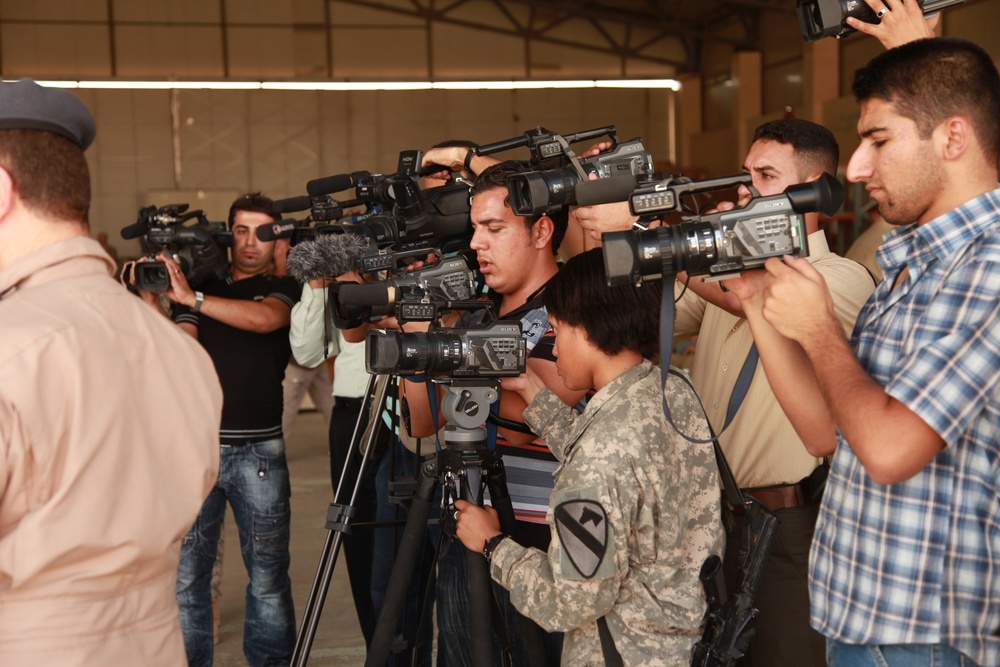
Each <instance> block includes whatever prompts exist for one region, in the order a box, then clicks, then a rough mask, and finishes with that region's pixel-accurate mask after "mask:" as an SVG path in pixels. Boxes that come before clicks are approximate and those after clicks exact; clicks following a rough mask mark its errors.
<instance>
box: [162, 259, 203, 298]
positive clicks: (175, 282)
mask: <svg viewBox="0 0 1000 667" xmlns="http://www.w3.org/2000/svg"><path fill="white" fill-rule="evenodd" d="M156 259H158V260H159V261H161V262H163V263H164V264H165V265H166V267H167V275H169V276H170V289H168V290H167V291H166V292H164V293H163V295H164V296H166V297H167V298H168V299H170V300H171V301H173V302H174V303H179V304H181V305H184V306H188V307H189V308H193V307H194V302H195V295H194V290H193V289H191V285H189V284H188V281H187V276H185V275H184V272H183V271H181V268H180V266H179V265H178V264H177V262H175V261H174V260H173V258H171V257H170V256H169V255H165V254H163V253H160V254H158V255H157V256H156Z"/></svg>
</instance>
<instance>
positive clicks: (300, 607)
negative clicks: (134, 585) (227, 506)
mask: <svg viewBox="0 0 1000 667" xmlns="http://www.w3.org/2000/svg"><path fill="white" fill-rule="evenodd" d="M287 456H288V468H289V471H290V474H291V481H292V535H291V555H292V564H291V577H292V596H293V598H294V600H295V616H296V625H297V626H298V624H300V623H301V622H302V614H303V611H304V608H305V604H306V600H307V599H308V596H309V591H310V589H311V588H312V584H313V578H314V577H315V575H316V568H317V565H318V563H319V557H320V555H321V553H322V551H323V545H324V543H325V541H326V536H327V530H326V528H325V527H324V524H325V522H326V512H327V508H328V507H329V505H330V501H331V499H332V498H331V495H332V493H331V489H330V457H329V451H328V446H327V426H326V423H325V422H324V421H323V418H322V416H321V415H320V414H319V413H318V412H315V411H304V412H300V413H299V416H298V419H297V420H296V421H295V426H294V429H293V430H292V435H291V438H289V440H288V443H287ZM224 554H225V555H224V568H223V577H222V607H221V621H220V622H221V627H220V630H219V634H220V640H219V643H218V644H217V645H216V647H215V665H216V666H217V667H236V666H238V665H246V660H245V659H244V657H243V597H244V590H245V588H246V584H247V577H246V571H245V570H244V568H243V561H242V560H241V559H240V551H239V536H238V535H237V533H236V528H235V525H234V522H233V518H232V514H231V513H230V514H229V515H228V516H227V517H226V526H225V551H224ZM364 660H365V643H364V638H363V637H362V635H361V629H360V627H359V626H358V619H357V616H356V615H355V613H354V602H353V600H352V599H351V594H350V588H349V586H348V583H347V565H346V564H345V561H344V558H343V554H341V555H340V556H339V557H338V559H337V565H336V567H335V568H334V575H333V581H332V582H331V584H330V589H329V593H328V595H327V599H326V605H325V607H324V609H323V613H322V615H321V616H320V621H319V626H318V629H317V632H316V637H315V639H314V641H313V645H312V650H311V651H310V653H309V663H308V664H309V665H316V666H317V667H346V666H348V665H350V666H352V667H353V666H355V665H360V664H363V663H364Z"/></svg>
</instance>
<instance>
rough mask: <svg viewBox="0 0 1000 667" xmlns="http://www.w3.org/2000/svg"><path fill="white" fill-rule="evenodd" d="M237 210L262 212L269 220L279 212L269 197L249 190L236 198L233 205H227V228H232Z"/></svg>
mask: <svg viewBox="0 0 1000 667" xmlns="http://www.w3.org/2000/svg"><path fill="white" fill-rule="evenodd" d="M239 211H253V212H254V213H264V214H265V215H267V216H269V217H270V218H271V220H277V219H278V218H280V217H281V214H280V213H278V211H277V210H276V209H275V208H274V202H273V201H272V200H271V198H270V197H265V196H264V195H262V194H261V193H259V192H250V193H248V194H245V195H242V196H240V197H237V198H236V201H234V202H233V205H232V206H230V207H229V229H232V228H233V222H234V221H235V220H236V213H237V212H239Z"/></svg>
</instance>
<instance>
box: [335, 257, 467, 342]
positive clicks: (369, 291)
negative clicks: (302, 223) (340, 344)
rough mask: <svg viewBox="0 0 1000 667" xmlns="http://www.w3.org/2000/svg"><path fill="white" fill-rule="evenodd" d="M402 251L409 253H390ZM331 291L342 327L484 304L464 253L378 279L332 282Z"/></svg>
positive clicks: (420, 318) (429, 317)
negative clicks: (430, 264) (362, 281)
mask: <svg viewBox="0 0 1000 667" xmlns="http://www.w3.org/2000/svg"><path fill="white" fill-rule="evenodd" d="M401 255H402V256H406V255H409V253H394V254H392V255H389V257H390V258H392V259H394V260H398V259H400V256H401ZM379 257H382V255H379ZM330 293H331V299H330V303H331V304H332V305H333V306H334V308H333V310H332V316H333V322H334V324H335V325H336V326H337V327H338V328H340V329H352V328H354V327H356V326H359V325H360V324H362V323H363V322H364V321H366V320H372V319H378V318H381V317H388V316H395V317H396V319H397V320H399V322H400V323H403V322H431V321H433V320H435V319H437V316H438V313H439V312H441V311H442V310H455V309H463V310H469V309H474V308H482V307H483V305H484V302H482V301H476V300H475V297H476V285H475V274H474V273H473V272H472V270H471V269H470V268H469V264H468V262H467V261H466V259H465V257H463V256H461V255H459V256H455V257H451V258H448V259H443V260H441V261H439V262H437V263H436V264H434V265H433V266H428V267H425V268H422V269H417V270H416V271H410V272H406V273H400V274H399V275H396V276H394V277H392V278H388V279H387V280H383V281H379V282H375V283H367V284H360V285H359V284H357V283H349V282H344V283H333V284H331V286H330Z"/></svg>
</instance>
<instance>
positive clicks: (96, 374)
mask: <svg viewBox="0 0 1000 667" xmlns="http://www.w3.org/2000/svg"><path fill="white" fill-rule="evenodd" d="M94 134H95V125H94V120H93V118H92V117H91V115H90V113H89V112H88V111H87V109H86V108H85V107H84V106H83V104H81V103H80V101H79V100H78V99H77V98H76V97H74V96H73V95H72V94H71V93H69V92H67V91H64V90H58V89H54V88H42V87H41V86H39V85H37V84H35V83H34V82H32V81H27V80H25V81H20V82H17V83H0V322H3V325H2V326H0V664H2V665H4V666H5V667H20V666H21V665H25V666H30V667H39V666H43V667H44V666H49V665H52V666H56V665H58V666H59V667H66V666H74V665H88V666H89V665H144V666H149V665H164V666H167V665H170V666H173V667H176V666H178V665H183V664H185V654H184V643H183V640H182V637H181V631H180V624H179V620H178V611H177V604H176V602H175V601H174V588H175V585H176V584H175V582H176V579H177V564H178V558H179V552H180V543H181V538H182V537H183V536H184V534H185V533H186V532H187V530H188V528H190V526H191V524H192V523H193V522H194V519H195V516H197V514H198V510H199V508H200V507H201V504H202V502H203V500H204V499H205V496H206V495H207V494H208V491H209V489H210V488H211V487H212V484H213V482H214V481H215V477H216V474H217V471H218V465H219V450H218V446H217V445H216V435H217V433H218V428H219V415H220V412H221V409H222V391H221V389H220V387H219V381H218V379H217V378H216V375H215V370H214V368H213V366H212V362H211V360H210V359H209V358H208V355H207V354H205V352H204V351H203V350H202V349H201V347H200V346H199V345H198V344H197V342H195V341H194V340H192V339H191V338H190V337H189V336H186V335H184V333H183V332H181V331H179V330H178V329H177V327H175V326H174V325H173V324H171V323H170V322H169V321H167V320H166V319H165V318H163V317H161V316H160V315H158V314H156V313H155V312H154V311H153V310H152V309H151V308H149V307H147V306H146V305H145V304H143V303H142V301H141V300H139V299H137V298H135V297H134V296H132V295H130V294H128V292H126V291H125V289H124V288H123V287H122V286H121V285H119V284H118V283H117V282H116V281H115V280H114V278H113V277H112V276H113V273H114V269H115V265H114V262H113V261H112V260H111V258H110V257H109V256H108V255H107V253H106V252H104V250H102V249H101V246H100V244H98V243H97V242H96V241H93V240H91V239H90V238H89V237H88V233H89V226H88V223H87V211H88V208H89V205H90V178H89V174H88V172H87V163H86V160H85V159H84V156H83V151H84V150H85V149H86V148H87V146H89V145H90V143H91V141H92V140H93V138H94Z"/></svg>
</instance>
